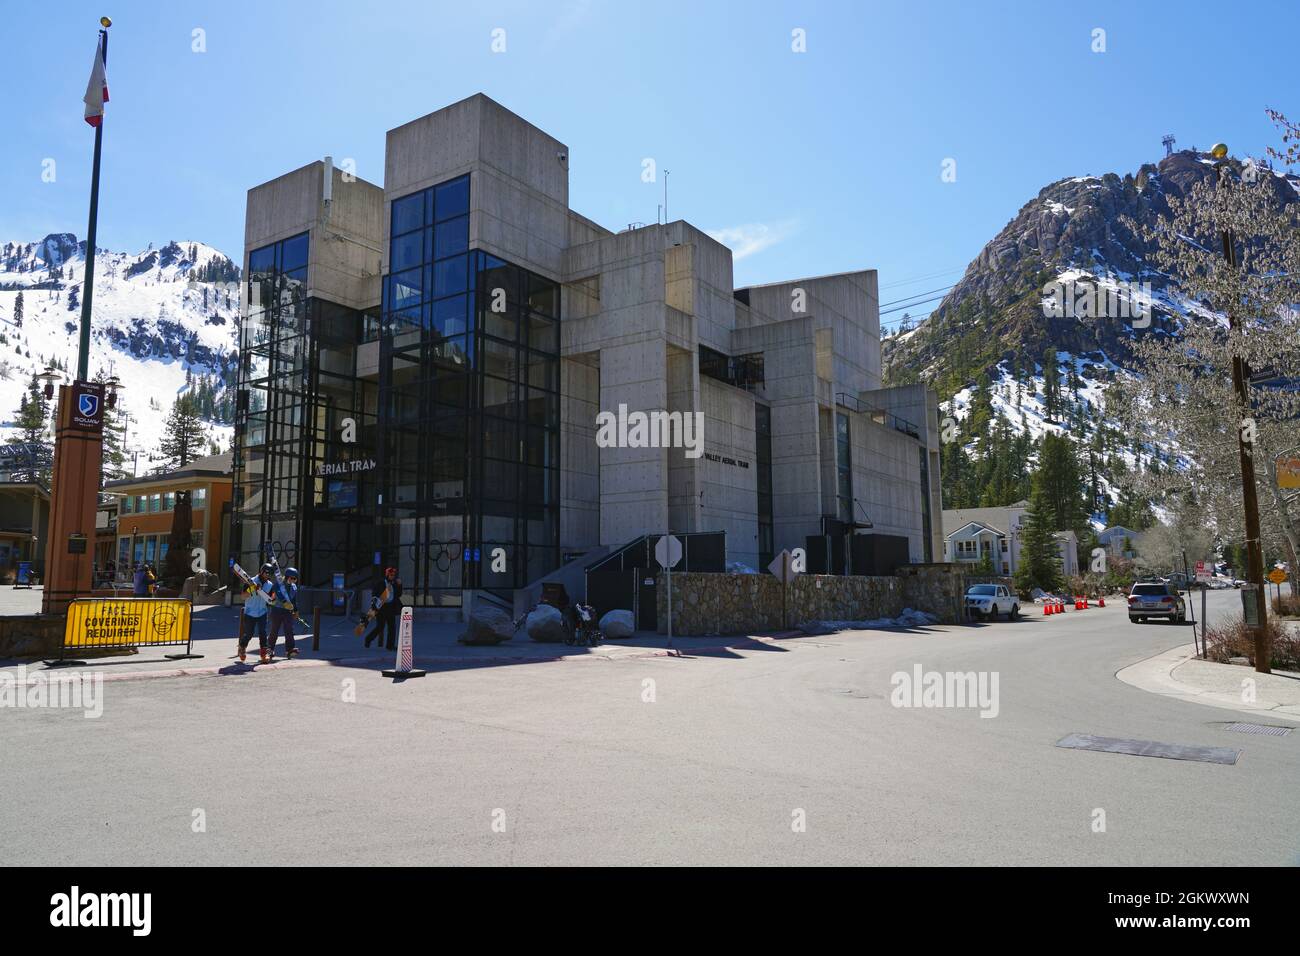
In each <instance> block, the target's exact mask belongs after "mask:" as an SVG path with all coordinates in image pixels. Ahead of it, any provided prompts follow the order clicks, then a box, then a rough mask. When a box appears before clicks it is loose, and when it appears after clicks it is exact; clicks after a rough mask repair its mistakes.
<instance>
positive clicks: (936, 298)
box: [880, 293, 947, 315]
mask: <svg viewBox="0 0 1300 956" xmlns="http://www.w3.org/2000/svg"><path fill="white" fill-rule="evenodd" d="M946 297H947V294H946V293H945V294H944V295H936V296H931V297H930V298H928V299H922V300H921V301H920V302H913V303H911V304H910V305H900V306H897V307H895V308H892V309H886V310H885V311H883V312H881V313H880V314H881V315H892V314H893V313H895V312H902V311H904V310H905V309H914V308H916V307H917V306H918V305H925V304H926V303H927V302H939V301H941V300H943V299H944V298H946Z"/></svg>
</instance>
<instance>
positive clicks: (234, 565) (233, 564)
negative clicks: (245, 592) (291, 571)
mask: <svg viewBox="0 0 1300 956" xmlns="http://www.w3.org/2000/svg"><path fill="white" fill-rule="evenodd" d="M273 567H278V565H273ZM230 570H232V571H234V572H235V576H236V577H237V578H239V580H241V581H243V582H244V584H245V586H247V587H248V588H249V590H250V591H253V592H256V591H261V590H262V589H261V588H260V587H259V586H258V584H257V582H256V581H254V580H253V578H252V577H251V576H250V575H249V573H248V572H247V571H245V570H244V569H243V568H242V567H240V566H239V562H237V561H236V560H235V559H234V558H231V559H230ZM276 579H277V584H282V583H283V580H284V579H283V578H281V577H280V576H279V575H278V574H277V575H276ZM263 596H264V597H266V598H267V603H268V604H270V605H271V606H272V607H278V608H279V609H280V610H282V611H288V612H289V613H290V614H292V615H293V619H294V620H295V621H298V622H299V623H300V624H302V626H303V627H307V626H308V624H307V622H306V621H304V620H303V619H302V615H300V614H299V613H298V611H297V610H296V609H295V608H293V607H291V606H286V605H285V602H283V601H277V600H274V599H273V598H272V597H270V596H269V595H266V594H265V592H263Z"/></svg>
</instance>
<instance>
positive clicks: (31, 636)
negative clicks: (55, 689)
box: [0, 614, 64, 660]
mask: <svg viewBox="0 0 1300 956" xmlns="http://www.w3.org/2000/svg"><path fill="white" fill-rule="evenodd" d="M63 628H64V617H63V615H62V614H15V615H9V616H6V617H0V660H4V659H5V658H11V657H16V658H36V657H51V658H52V657H58V656H59V648H60V647H62V646H63Z"/></svg>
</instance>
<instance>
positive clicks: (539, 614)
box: [524, 604, 564, 644]
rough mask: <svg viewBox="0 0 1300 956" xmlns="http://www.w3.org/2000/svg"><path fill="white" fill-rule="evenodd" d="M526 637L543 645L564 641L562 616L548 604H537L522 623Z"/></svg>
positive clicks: (557, 609)
mask: <svg viewBox="0 0 1300 956" xmlns="http://www.w3.org/2000/svg"><path fill="white" fill-rule="evenodd" d="M524 627H525V628H527V629H528V636H529V637H531V638H532V639H533V640H535V641H540V642H541V643H543V644H556V643H559V642H560V641H562V640H564V615H563V614H561V613H560V611H559V608H554V607H551V605H549V604H539V605H537V607H535V608H533V609H532V610H531V611H529V612H528V620H527V621H526V622H525V623H524Z"/></svg>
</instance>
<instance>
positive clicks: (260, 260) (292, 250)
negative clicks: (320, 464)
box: [232, 233, 308, 569]
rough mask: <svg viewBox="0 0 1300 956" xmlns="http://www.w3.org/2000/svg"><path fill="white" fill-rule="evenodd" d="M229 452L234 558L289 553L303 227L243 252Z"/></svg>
mask: <svg viewBox="0 0 1300 956" xmlns="http://www.w3.org/2000/svg"><path fill="white" fill-rule="evenodd" d="M247 281H248V285H247V288H246V295H247V299H246V301H247V302H248V308H247V311H246V314H245V317H244V318H243V320H242V322H241V324H240V342H239V347H240V367H239V378H240V382H239V394H238V406H237V415H236V436H235V438H236V440H235V455H234V462H233V465H234V482H235V488H234V504H233V508H234V512H235V514H236V520H237V522H238V524H237V531H236V534H235V540H234V542H232V543H233V550H234V552H235V555H234V556H235V560H237V561H238V562H239V563H240V564H241V565H243V566H244V567H245V569H250V568H256V567H257V566H258V565H259V564H260V563H261V561H262V560H263V555H264V554H265V550H264V549H265V548H267V547H270V548H271V549H272V551H273V553H277V556H279V557H280V560H281V561H295V560H296V558H297V548H298V521H297V515H298V511H299V506H300V504H301V481H302V474H301V472H300V470H299V467H298V465H299V459H300V458H301V456H302V453H303V450H304V449H303V445H302V441H303V436H302V423H303V417H304V410H305V409H304V399H305V393H306V387H307V384H308V382H307V355H306V334H305V333H306V320H307V297H306V287H307V233H302V234H301V235H297V236H294V237H292V238H290V239H285V240H283V241H281V242H277V243H275V244H273V245H270V246H266V247H264V248H261V249H258V250H256V251H254V252H252V253H251V254H250V255H249V257H248V280H247Z"/></svg>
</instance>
